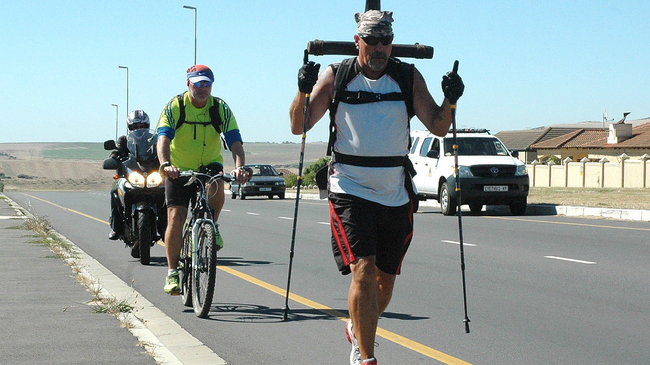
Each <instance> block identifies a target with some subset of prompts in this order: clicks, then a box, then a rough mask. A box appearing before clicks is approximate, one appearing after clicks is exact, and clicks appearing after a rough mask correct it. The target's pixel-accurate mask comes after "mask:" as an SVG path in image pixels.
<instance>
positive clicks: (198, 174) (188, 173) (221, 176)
mask: <svg viewBox="0 0 650 365" xmlns="http://www.w3.org/2000/svg"><path fill="white" fill-rule="evenodd" d="M178 177H190V178H197V177H206V178H208V179H210V180H212V179H215V180H218V179H221V180H223V181H226V182H232V181H235V178H233V177H232V175H230V174H225V173H223V172H220V173H218V174H216V175H214V176H212V175H210V174H206V173H203V172H196V171H192V170H187V171H180V172H179V173H178ZM190 180H191V179H190ZM192 182H193V181H192Z"/></svg>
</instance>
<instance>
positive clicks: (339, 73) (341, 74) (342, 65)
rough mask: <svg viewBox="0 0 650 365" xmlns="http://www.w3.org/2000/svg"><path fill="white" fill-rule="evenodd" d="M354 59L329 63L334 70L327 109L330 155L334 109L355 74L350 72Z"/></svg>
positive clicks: (328, 153) (330, 150)
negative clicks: (330, 99) (331, 96)
mask: <svg viewBox="0 0 650 365" xmlns="http://www.w3.org/2000/svg"><path fill="white" fill-rule="evenodd" d="M356 60H357V58H356V57H351V58H346V59H344V60H343V61H341V62H338V63H334V64H332V65H331V67H332V70H333V71H334V97H333V99H332V103H331V104H330V109H329V114H330V131H329V132H330V135H329V141H328V143H327V156H331V155H332V148H333V147H334V141H335V140H336V123H335V118H336V110H337V109H338V106H339V101H340V100H341V93H342V92H343V91H345V87H346V86H347V85H348V83H349V82H350V80H351V79H352V78H353V77H354V76H355V75H356V74H355V73H354V72H352V70H353V69H354V64H355V62H356Z"/></svg>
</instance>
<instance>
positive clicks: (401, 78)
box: [388, 58, 415, 119]
mask: <svg viewBox="0 0 650 365" xmlns="http://www.w3.org/2000/svg"><path fill="white" fill-rule="evenodd" d="M388 67H389V70H390V72H391V73H393V74H394V77H395V79H396V81H397V83H398V84H399V88H400V89H401V90H402V95H403V96H404V103H405V104H406V111H407V112H408V116H409V119H411V118H413V116H414V115H415V110H414V108H413V77H414V72H415V66H414V65H413V64H412V63H406V62H402V61H400V60H398V59H397V58H389V62H388Z"/></svg>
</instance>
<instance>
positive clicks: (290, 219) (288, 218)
mask: <svg viewBox="0 0 650 365" xmlns="http://www.w3.org/2000/svg"><path fill="white" fill-rule="evenodd" d="M278 218H280V219H286V220H288V221H292V220H293V218H291V217H278Z"/></svg>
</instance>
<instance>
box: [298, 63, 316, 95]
mask: <svg viewBox="0 0 650 365" xmlns="http://www.w3.org/2000/svg"><path fill="white" fill-rule="evenodd" d="M318 70H320V63H314V62H313V61H309V62H307V63H305V64H304V65H302V67H301V68H300V70H298V90H300V92H301V93H305V94H310V93H311V91H312V89H313V88H314V85H316V81H317V80H318Z"/></svg>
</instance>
